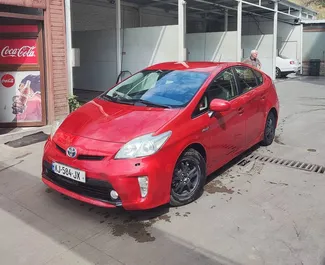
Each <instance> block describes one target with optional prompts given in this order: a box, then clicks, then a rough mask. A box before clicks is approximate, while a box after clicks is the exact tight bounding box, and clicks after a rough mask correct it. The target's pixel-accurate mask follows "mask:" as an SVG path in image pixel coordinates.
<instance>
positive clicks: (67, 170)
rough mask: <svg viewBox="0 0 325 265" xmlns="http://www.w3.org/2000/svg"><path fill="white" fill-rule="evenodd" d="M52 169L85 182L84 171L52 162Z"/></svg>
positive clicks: (59, 173)
mask: <svg viewBox="0 0 325 265" xmlns="http://www.w3.org/2000/svg"><path fill="white" fill-rule="evenodd" d="M52 170H53V172H54V173H56V174H58V175H60V176H63V177H66V178H69V179H73V180H75V181H78V182H82V183H86V173H85V172H84V171H81V170H78V169H74V168H72V167H68V166H65V165H61V164H59V163H53V164H52Z"/></svg>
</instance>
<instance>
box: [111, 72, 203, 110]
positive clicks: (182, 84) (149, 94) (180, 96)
mask: <svg viewBox="0 0 325 265" xmlns="http://www.w3.org/2000/svg"><path fill="white" fill-rule="evenodd" d="M208 76H209V73H204V72H195V71H172V70H158V71H142V72H139V73H137V74H135V75H133V76H131V77H130V78H128V79H126V80H125V81H123V82H121V83H120V84H118V85H117V86H115V87H114V88H112V89H111V90H109V91H108V92H107V93H106V97H107V98H110V99H111V100H115V101H117V102H121V103H127V102H129V103H137V101H138V102H141V101H142V102H143V101H147V102H151V103H153V104H161V105H167V106H170V107H181V106H185V105H186V104H188V103H189V102H190V101H191V100H192V98H193V97H194V95H195V94H196V93H197V91H198V90H199V89H200V88H201V86H202V85H203V83H204V82H205V80H206V79H207V78H208Z"/></svg>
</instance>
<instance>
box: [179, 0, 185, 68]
mask: <svg viewBox="0 0 325 265" xmlns="http://www.w3.org/2000/svg"><path fill="white" fill-rule="evenodd" d="M185 12H186V2H185V1H184V0H178V60H179V61H180V62H183V61H186V51H185V37H186V15H185Z"/></svg>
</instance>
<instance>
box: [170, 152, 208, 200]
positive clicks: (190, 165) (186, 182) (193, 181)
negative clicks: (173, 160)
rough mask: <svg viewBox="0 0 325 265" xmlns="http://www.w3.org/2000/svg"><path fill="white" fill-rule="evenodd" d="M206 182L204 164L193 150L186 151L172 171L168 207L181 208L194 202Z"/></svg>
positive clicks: (201, 158)
mask: <svg viewBox="0 0 325 265" xmlns="http://www.w3.org/2000/svg"><path fill="white" fill-rule="evenodd" d="M205 182H206V163H205V160H204V158H203V157H202V155H201V154H200V153H199V152H198V151H196V150H195V149H188V150H187V151H185V152H184V153H183V155H182V156H181V157H180V158H179V159H178V161H177V164H176V166H175V169H174V174H173V179H172V185H171V193H170V205H171V206H182V205H185V204H188V203H191V202H193V201H194V200H196V199H197V198H198V197H199V196H200V195H201V194H202V191H203V187H204V185H205Z"/></svg>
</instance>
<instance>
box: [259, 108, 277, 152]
mask: <svg viewBox="0 0 325 265" xmlns="http://www.w3.org/2000/svg"><path fill="white" fill-rule="evenodd" d="M275 129H276V117H275V115H274V113H273V112H270V113H269V115H268V116H267V118H266V124H265V128H264V138H263V141H262V142H261V145H263V146H269V145H271V144H272V143H273V141H274V138H275Z"/></svg>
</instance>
